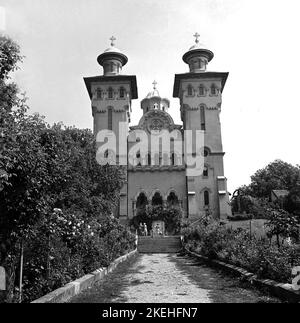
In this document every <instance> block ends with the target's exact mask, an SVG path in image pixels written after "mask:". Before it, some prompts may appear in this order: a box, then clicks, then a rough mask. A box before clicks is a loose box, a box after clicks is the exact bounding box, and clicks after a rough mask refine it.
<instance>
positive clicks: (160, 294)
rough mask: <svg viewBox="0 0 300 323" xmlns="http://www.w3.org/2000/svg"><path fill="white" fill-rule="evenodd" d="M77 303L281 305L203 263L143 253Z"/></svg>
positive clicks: (81, 295)
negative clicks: (260, 303) (273, 303)
mask: <svg viewBox="0 0 300 323" xmlns="http://www.w3.org/2000/svg"><path fill="white" fill-rule="evenodd" d="M70 302H74V303H108V302H109V303H135V302H138V303H150V302H151V303H152V302H153V303H169V302H170V303H220V302H222V303H223V302H225V303H246V302H247V303H256V302H279V301H278V300H277V299H274V298H270V297H266V296H264V295H262V294H261V293H260V292H258V291H256V290H254V289H252V288H249V286H242V285H241V283H240V282H239V281H238V280H237V279H236V278H233V277H228V276H225V275H224V273H222V272H221V271H218V270H216V269H212V268H210V267H207V266H206V265H204V264H203V263H200V262H199V260H195V259H192V258H190V257H188V256H178V255H176V254H140V255H138V256H136V257H135V258H134V259H132V260H129V261H127V262H125V263H122V264H121V265H120V266H119V267H118V268H117V269H116V270H115V271H114V272H113V273H111V274H109V275H108V276H106V278H105V279H104V280H103V281H101V283H99V284H98V285H97V286H95V287H93V288H91V289H89V290H87V291H84V292H83V293H81V294H80V295H78V296H76V297H74V298H73V299H72V300H71V301H70Z"/></svg>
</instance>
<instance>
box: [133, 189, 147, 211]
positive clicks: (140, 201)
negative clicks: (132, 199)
mask: <svg viewBox="0 0 300 323" xmlns="http://www.w3.org/2000/svg"><path fill="white" fill-rule="evenodd" d="M147 204H148V199H147V196H146V195H145V193H140V194H139V196H138V198H137V200H136V208H137V209H145V208H146V205H147Z"/></svg>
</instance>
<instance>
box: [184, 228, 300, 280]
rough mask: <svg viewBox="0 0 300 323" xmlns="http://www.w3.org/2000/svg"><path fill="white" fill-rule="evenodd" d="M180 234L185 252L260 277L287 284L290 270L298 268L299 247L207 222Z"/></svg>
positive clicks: (186, 229) (289, 278)
mask: <svg viewBox="0 0 300 323" xmlns="http://www.w3.org/2000/svg"><path fill="white" fill-rule="evenodd" d="M182 233H183V234H184V243H185V246H186V248H187V249H189V250H191V251H194V252H196V253H199V254H202V255H204V256H207V257H209V258H210V259H220V260H223V261H225V262H228V263H231V264H234V265H237V266H241V267H243V268H245V269H247V270H249V271H250V272H253V273H255V274H257V275H258V277H261V278H268V279H273V280H276V281H279V282H283V283H291V278H292V277H291V269H292V267H294V266H299V265H300V248H299V246H297V245H292V246H288V245H279V246H277V244H275V245H274V244H270V241H269V239H267V238H261V239H257V238H255V236H254V237H253V236H252V237H250V234H249V231H247V230H244V229H236V230H233V229H231V228H226V227H224V226H220V225H219V224H218V223H210V224H208V225H207V226H205V225H203V224H200V225H198V226H196V227H195V228H185V229H183V230H182Z"/></svg>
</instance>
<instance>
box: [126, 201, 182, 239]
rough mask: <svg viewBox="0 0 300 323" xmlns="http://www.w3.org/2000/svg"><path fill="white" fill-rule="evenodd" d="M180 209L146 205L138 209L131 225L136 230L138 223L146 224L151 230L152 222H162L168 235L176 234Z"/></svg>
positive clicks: (179, 222) (179, 219)
mask: <svg viewBox="0 0 300 323" xmlns="http://www.w3.org/2000/svg"><path fill="white" fill-rule="evenodd" d="M182 214H183V212H182V209H181V208H180V207H179V206H162V205H147V206H146V208H145V209H139V210H138V211H137V214H136V216H135V217H134V218H133V219H132V220H131V225H133V226H134V227H135V229H138V227H139V224H140V223H146V224H147V227H148V228H151V225H152V222H153V221H164V222H165V226H166V231H167V232H168V233H178V232H179V231H180V224H181V219H182Z"/></svg>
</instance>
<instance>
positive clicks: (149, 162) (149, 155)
mask: <svg viewBox="0 0 300 323" xmlns="http://www.w3.org/2000/svg"><path fill="white" fill-rule="evenodd" d="M147 159H148V165H151V154H147Z"/></svg>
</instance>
